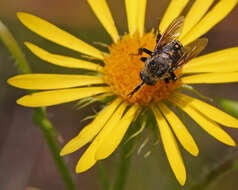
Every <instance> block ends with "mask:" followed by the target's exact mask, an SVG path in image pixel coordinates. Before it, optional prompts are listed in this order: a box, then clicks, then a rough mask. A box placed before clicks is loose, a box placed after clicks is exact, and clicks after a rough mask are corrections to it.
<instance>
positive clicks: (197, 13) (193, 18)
mask: <svg viewBox="0 0 238 190" xmlns="http://www.w3.org/2000/svg"><path fill="white" fill-rule="evenodd" d="M213 2H214V0H196V1H195V2H194V3H193V5H192V7H191V8H190V10H189V12H188V14H187V15H186V17H185V20H184V27H183V32H182V34H181V37H183V36H184V35H186V34H187V32H189V31H190V30H191V28H192V27H193V26H194V25H196V24H197V23H198V21H199V20H200V19H201V18H202V17H203V15H204V14H205V13H206V12H207V10H208V9H209V7H210V6H211V5H212V3H213Z"/></svg>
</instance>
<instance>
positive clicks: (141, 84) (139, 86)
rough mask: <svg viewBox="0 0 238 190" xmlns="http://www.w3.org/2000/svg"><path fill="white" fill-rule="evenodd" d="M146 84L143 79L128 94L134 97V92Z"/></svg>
mask: <svg viewBox="0 0 238 190" xmlns="http://www.w3.org/2000/svg"><path fill="white" fill-rule="evenodd" d="M143 84H144V81H142V82H141V83H140V84H139V85H138V86H137V87H136V88H135V89H134V90H133V91H132V92H131V93H130V94H128V96H130V97H132V96H133V94H135V93H136V92H137V91H138V90H139V89H140V88H141V87H142V86H143Z"/></svg>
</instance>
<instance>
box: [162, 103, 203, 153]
mask: <svg viewBox="0 0 238 190" xmlns="http://www.w3.org/2000/svg"><path fill="white" fill-rule="evenodd" d="M159 108H160V110H161V112H162V113H163V114H164V116H165V118H166V119H167V121H168V122H169V124H170V126H171V127H172V129H173V131H174V134H175V135H176V137H177V138H178V140H179V142H180V143H181V145H182V146H183V147H184V149H185V150H187V151H188V152H189V153H191V154H192V155H193V156H197V155H198V153H199V150H198V147H197V144H196V142H195V141H194V139H193V137H192V136H191V134H190V133H189V131H188V130H187V128H186V127H185V126H184V124H183V123H182V122H181V121H180V119H179V118H178V117H177V116H176V114H175V113H173V112H172V111H171V110H170V109H169V108H168V107H167V106H166V105H165V104H163V103H160V104H159Z"/></svg>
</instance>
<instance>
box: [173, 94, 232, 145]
mask: <svg viewBox="0 0 238 190" xmlns="http://www.w3.org/2000/svg"><path fill="white" fill-rule="evenodd" d="M170 101H171V102H172V103H174V104H176V105H177V106H178V107H180V108H181V109H182V110H183V111H184V112H186V113H187V114H188V115H189V116H190V117H191V118H192V119H193V120H194V121H196V122H197V123H198V124H199V125H200V126H201V127H202V128H203V129H204V130H205V131H206V132H207V133H208V134H210V135H211V136H213V137H214V138H216V139H217V140H219V141H220V142H223V143H225V144H227V145H229V146H235V141H234V140H233V139H232V138H231V137H230V135H228V134H227V133H226V132H225V131H224V130H223V129H222V128H221V127H220V126H219V125H218V124H216V123H215V122H214V121H212V120H211V119H208V118H207V117H206V116H205V115H203V114H202V113H200V112H199V111H198V110H196V109H194V108H193V107H192V106H191V105H190V104H189V103H188V104H187V103H184V102H183V101H181V100H180V99H177V98H176V99H175V98H172V99H170ZM218 117H219V116H218Z"/></svg>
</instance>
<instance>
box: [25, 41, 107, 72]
mask: <svg viewBox="0 0 238 190" xmlns="http://www.w3.org/2000/svg"><path fill="white" fill-rule="evenodd" d="M25 45H26V47H27V48H29V50H30V51H31V52H32V53H33V54H35V55H36V56H38V57H39V58H40V59H42V60H44V61H47V62H49V63H52V64H54V65H57V66H61V67H68V68H77V69H87V70H92V71H99V72H100V71H102V69H103V68H102V67H101V66H100V65H98V64H95V63H92V62H88V61H84V60H80V59H76V58H73V57H67V56H63V55H57V54H53V53H50V52H48V51H46V50H44V49H42V48H40V47H38V46H36V45H34V44H32V43H30V42H25Z"/></svg>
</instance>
